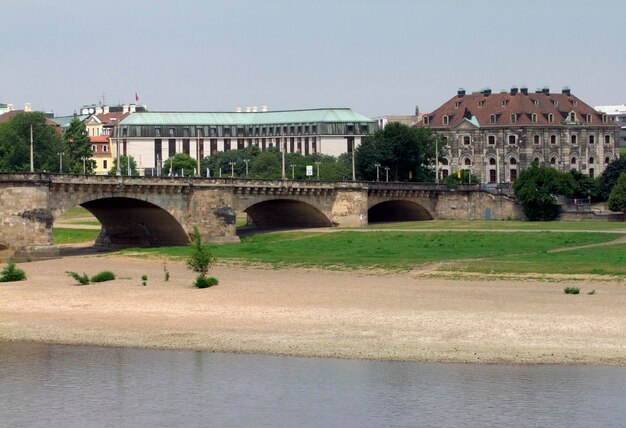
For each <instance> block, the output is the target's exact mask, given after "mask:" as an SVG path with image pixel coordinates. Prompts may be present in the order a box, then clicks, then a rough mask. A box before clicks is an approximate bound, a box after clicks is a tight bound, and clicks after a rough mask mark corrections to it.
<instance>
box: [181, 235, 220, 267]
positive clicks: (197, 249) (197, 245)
mask: <svg viewBox="0 0 626 428" xmlns="http://www.w3.org/2000/svg"><path fill="white" fill-rule="evenodd" d="M191 244H192V245H193V250H192V252H191V255H190V256H189V257H188V258H187V267H188V268H189V269H191V270H192V271H194V272H196V273H199V274H200V276H203V277H204V276H206V274H207V273H208V272H209V268H210V267H211V265H213V263H214V262H215V257H213V254H212V253H211V251H210V250H209V249H208V248H207V247H206V246H205V245H203V244H202V236H201V235H200V231H199V230H198V226H194V227H193V234H192V235H191Z"/></svg>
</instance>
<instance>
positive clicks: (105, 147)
mask: <svg viewBox="0 0 626 428" xmlns="http://www.w3.org/2000/svg"><path fill="white" fill-rule="evenodd" d="M108 151H109V147H108V146H107V145H106V144H103V145H102V152H103V153H106V152H108Z"/></svg>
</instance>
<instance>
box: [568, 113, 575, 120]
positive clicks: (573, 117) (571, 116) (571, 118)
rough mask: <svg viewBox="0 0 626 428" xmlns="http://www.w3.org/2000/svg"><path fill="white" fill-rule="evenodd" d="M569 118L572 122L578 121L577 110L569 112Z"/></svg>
mask: <svg viewBox="0 0 626 428" xmlns="http://www.w3.org/2000/svg"><path fill="white" fill-rule="evenodd" d="M569 120H570V122H576V113H575V112H571V113H570V114H569Z"/></svg>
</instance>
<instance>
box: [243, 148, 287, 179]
mask: <svg viewBox="0 0 626 428" xmlns="http://www.w3.org/2000/svg"><path fill="white" fill-rule="evenodd" d="M249 174H250V176H251V177H254V178H265V179H274V180H276V179H279V178H281V174H282V159H281V154H280V152H279V151H278V149H276V148H271V149H268V150H264V151H262V152H261V153H259V155H258V156H256V157H255V158H253V159H252V161H251V162H250V170H249Z"/></svg>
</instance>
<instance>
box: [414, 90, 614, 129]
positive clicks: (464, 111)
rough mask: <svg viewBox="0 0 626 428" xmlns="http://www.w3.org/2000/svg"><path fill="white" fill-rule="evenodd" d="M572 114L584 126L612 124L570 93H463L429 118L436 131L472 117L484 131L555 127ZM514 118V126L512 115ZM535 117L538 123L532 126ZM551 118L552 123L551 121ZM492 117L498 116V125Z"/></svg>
mask: <svg viewBox="0 0 626 428" xmlns="http://www.w3.org/2000/svg"><path fill="white" fill-rule="evenodd" d="M571 112H574V113H575V114H576V122H579V123H582V124H585V125H590V124H593V125H604V126H610V125H612V122H608V123H603V122H602V115H603V113H602V112H599V111H596V110H594V109H593V107H591V106H589V105H588V104H586V103H585V102H583V101H581V100H580V99H579V98H578V97H576V96H574V95H571V93H569V91H564V92H563V93H549V92H547V91H543V92H527V93H522V92H521V91H518V92H517V93H515V94H513V93H512V92H506V93H498V94H491V93H488V91H482V92H478V93H472V94H465V95H463V94H462V93H461V92H460V93H459V94H457V95H456V96H454V97H452V98H450V99H449V100H448V101H447V102H446V103H444V104H443V105H442V106H441V107H439V108H438V109H437V110H435V111H433V112H432V113H430V114H428V115H426V116H428V117H429V122H428V126H430V127H433V128H453V127H455V126H456V125H458V124H459V123H460V122H461V121H463V118H464V117H467V118H468V119H469V118H471V117H472V116H475V117H476V120H477V121H478V123H479V124H480V126H481V127H499V126H506V127H510V126H525V125H532V126H542V125H543V126H554V125H555V124H559V123H561V122H562V121H564V120H565V119H566V118H567V117H568V116H569V114H570V113H571ZM513 114H514V115H515V118H516V120H515V122H513V121H512V119H511V115H513ZM533 114H535V115H536V122H533ZM550 114H552V115H553V117H554V121H553V122H549V120H548V117H549V115H550ZM492 115H494V116H495V122H494V121H493V118H492ZM444 116H448V119H449V122H448V124H444Z"/></svg>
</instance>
